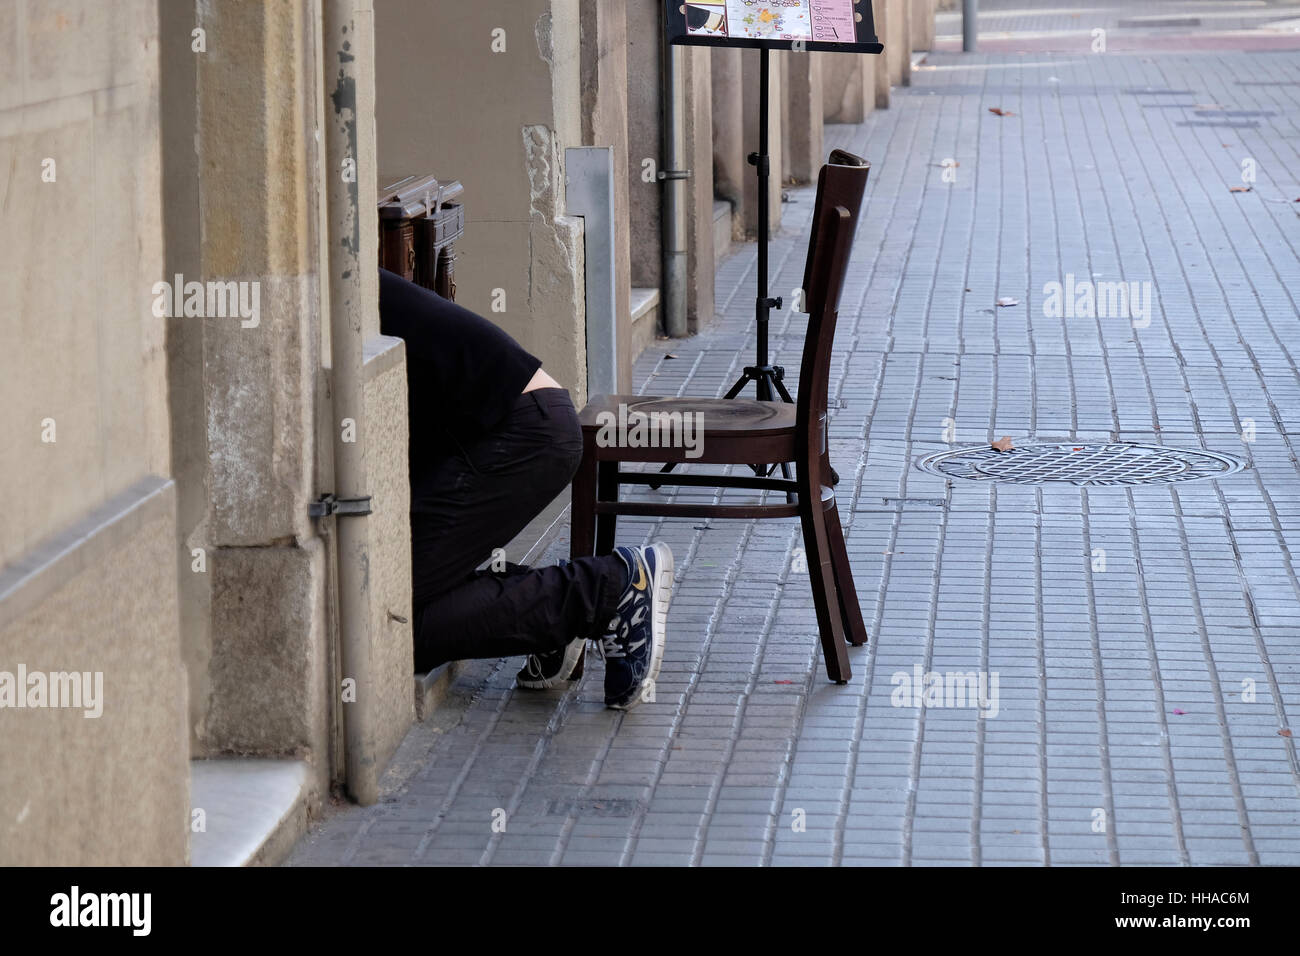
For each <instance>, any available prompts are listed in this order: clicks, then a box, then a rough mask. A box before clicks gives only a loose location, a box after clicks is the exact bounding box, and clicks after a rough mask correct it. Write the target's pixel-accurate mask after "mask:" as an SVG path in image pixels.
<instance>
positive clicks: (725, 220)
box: [713, 199, 732, 262]
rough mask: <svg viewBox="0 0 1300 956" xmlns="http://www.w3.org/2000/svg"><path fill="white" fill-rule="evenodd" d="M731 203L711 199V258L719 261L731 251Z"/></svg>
mask: <svg viewBox="0 0 1300 956" xmlns="http://www.w3.org/2000/svg"><path fill="white" fill-rule="evenodd" d="M731 217H732V209H731V203H729V202H727V201H726V200H725V199H715V200H714V201H713V258H714V259H715V260H717V261H718V262H721V261H722V260H723V259H725V258H726V257H727V255H728V254H729V253H730V252H731Z"/></svg>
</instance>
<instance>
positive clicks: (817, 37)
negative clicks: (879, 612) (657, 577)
mask: <svg viewBox="0 0 1300 956" xmlns="http://www.w3.org/2000/svg"><path fill="white" fill-rule="evenodd" d="M773 10H775V11H777V12H775V13H773V12H772V11H773ZM665 13H666V17H665V24H666V35H665V42H666V43H675V44H684V45H689V46H721V47H741V48H746V49H757V50H758V56H759V73H758V76H759V79H758V82H759V91H758V152H755V153H750V154H749V156H748V157H747V158H748V161H749V164H750V165H751V166H753V167H754V171H755V174H756V175H757V176H758V275H757V280H758V294H757V296H756V298H755V300H754V317H755V320H756V323H757V342H756V346H757V356H756V361H755V363H754V364H753V365H748V366H746V367H745V369H744V371H743V373H742V374H741V377H740V378H739V379H738V380H737V381H736V383H735V384H734V385H732V386H731V390H730V391H728V392H727V394H726V396H724V397H726V398H735V397H736V396H738V395H739V394H740V393H741V392H742V391H743V390H744V389H745V387H746V386H747V385H748V384H749V383H750V382H753V383H754V386H755V389H756V391H757V395H758V399H759V401H766V402H771V401H775V400H776V396H780V399H781V401H783V402H793V401H794V399H793V398H791V396H790V392H789V390H788V389H787V388H786V387H785V382H784V378H785V369H784V368H783V367H782V366H780V365H773V364H772V363H771V360H770V358H769V355H768V321H769V319H770V316H771V312H772V310H773V309H779V308H781V302H782V300H781V297H780V296H775V297H773V296H770V295H768V291H769V290H768V277H767V240H768V229H769V217H770V210H769V208H768V181H769V179H770V178H771V174H772V171H771V160H770V158H769V155H768V103H769V96H770V87H771V82H770V69H771V64H770V62H769V55H768V54H769V52H770V51H771V50H774V49H775V50H795V51H800V52H803V51H823V52H832V53H835V52H838V53H873V54H879V53H883V52H884V50H885V48H884V46H883V45H882V44H881V43H880V42H879V41H878V40H877V38H876V29H875V23H874V21H873V19H872V15H871V0H775V2H763V0H725V2H702V3H682V2H680V0H665ZM765 14H766V19H764V15H765ZM799 14H802V17H800V16H798V15H799ZM803 18H806V19H803ZM850 28H851V29H852V33H851V34H849V32H848V31H849V29H850ZM841 38H843V39H841ZM805 291H806V290H805ZM672 468H673V466H672V465H671V464H669V465H665V466H664V468H663V470H664V471H671V470H672ZM771 470H774V469H771ZM771 470H769V469H767V468H765V467H764V466H754V473H755V474H758V475H766V474H770V473H771ZM781 472H782V474H783V475H785V477H787V478H788V477H790V466H789V464H788V463H787V464H782V465H781ZM832 474H833V475H834V472H833V470H832ZM838 478H839V476H838V475H834V479H835V481H836V482H838ZM651 487H652V488H653V487H656V486H654V485H651Z"/></svg>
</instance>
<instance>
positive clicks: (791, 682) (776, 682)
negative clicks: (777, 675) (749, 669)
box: [772, 680, 794, 684]
mask: <svg viewBox="0 0 1300 956" xmlns="http://www.w3.org/2000/svg"><path fill="white" fill-rule="evenodd" d="M772 683H773V684H793V683H794V681H792V680H774V681H772Z"/></svg>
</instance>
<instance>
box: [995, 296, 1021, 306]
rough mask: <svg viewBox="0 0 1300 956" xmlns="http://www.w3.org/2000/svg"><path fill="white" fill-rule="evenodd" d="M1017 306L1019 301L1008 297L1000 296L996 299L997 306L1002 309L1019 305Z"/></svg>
mask: <svg viewBox="0 0 1300 956" xmlns="http://www.w3.org/2000/svg"><path fill="white" fill-rule="evenodd" d="M1019 304H1020V300H1019V299H1013V298H1011V296H1009V295H1004V296H1000V297H999V298H998V305H1000V306H1002V307H1003V308H1004V309H1005V308H1006V307H1007V306H1009V305H1019Z"/></svg>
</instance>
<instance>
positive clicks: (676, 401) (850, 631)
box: [571, 150, 870, 684]
mask: <svg viewBox="0 0 1300 956" xmlns="http://www.w3.org/2000/svg"><path fill="white" fill-rule="evenodd" d="M869 168H870V167H869V166H868V164H867V163H866V162H865V161H864V160H861V159H859V158H858V157H856V156H852V155H851V154H847V153H843V152H842V151H839V150H837V151H835V152H834V153H832V154H831V162H830V163H828V164H827V165H825V166H823V167H822V169H821V173H820V175H819V176H818V179H817V204H816V207H815V210H814V212H813V233H812V241H811V243H810V244H809V247H808V259H807V263H806V266H805V271H804V301H805V303H806V305H807V308H808V332H807V336H806V338H805V339H804V347H803V358H802V360H801V363H800V367H799V394H798V397H797V400H796V402H795V403H794V404H793V405H791V404H787V403H785V402H766V401H757V400H752V399H721V398H684V397H681V398H664V397H650V396H644V395H605V396H598V397H596V398H593V399H592V400H591V401H590V402H589V403H588V404H587V406H586V408H584V409H583V410H582V414H581V415H580V416H579V420H580V421H581V424H582V434H583V455H582V464H581V465H580V466H579V469H578V473H577V475H576V476H575V477H574V479H573V509H572V534H573V542H572V549H571V553H572V555H573V557H582V556H584V555H590V554H608V553H609V552H611V551H612V550H613V548H614V535H615V524H616V521H617V516H618V515H649V516H663V517H681V518H703V517H710V518H790V517H794V516H795V515H798V516H799V519H800V522H801V524H802V528H803V540H804V551H805V554H806V557H807V563H808V577H809V579H810V581H811V583H812V591H813V604H814V605H815V607H816V609H817V627H818V629H819V631H820V632H821V645H822V653H823V656H824V657H825V660H826V673H827V675H828V676H829V677H830V679H831V680H833V681H835V682H836V683H838V684H843V683H846V682H847V681H848V680H849V678H850V676H851V673H852V672H851V671H850V668H849V658H848V650H847V648H846V647H845V641H846V639H847V641H848V643H850V644H853V645H854V646H859V645H861V644H865V643H866V641H867V630H866V626H865V625H864V624H863V621H862V610H861V608H860V607H859V606H858V598H857V592H856V590H855V589H854V586H853V573H852V570H851V569H850V567H849V559H848V553H847V552H846V550H845V548H844V534H843V532H842V530H841V528H840V519H839V512H838V510H837V509H836V507H835V492H834V490H833V488H832V487H831V469H830V463H829V461H828V460H827V434H826V432H827V416H826V403H827V387H828V380H829V373H830V359H831V346H832V344H833V341H834V338H835V322H836V317H837V308H838V303H839V297H840V290H841V288H842V286H843V283H844V273H845V271H846V269H847V266H848V261H849V251H850V247H851V245H852V241H853V232H854V229H855V228H856V226H857V217H858V211H859V209H860V208H861V205H862V195H863V191H864V190H865V188H866V184H867V172H868V170H869ZM620 406H625V407H626V412H625V415H624V419H623V420H625V421H632V422H635V421H636V415H637V413H641V414H643V415H645V416H646V417H647V418H649V417H650V416H651V415H653V414H654V413H658V414H659V415H660V416H664V415H674V414H679V413H680V415H682V416H684V415H686V414H691V415H692V416H696V415H697V414H698V416H702V417H695V418H693V419H692V420H693V421H698V422H700V423H701V424H702V426H703V429H702V442H701V443H700V446H699V447H698V448H686V447H667V448H665V447H631V444H632V443H630V442H624V443H623V444H620V443H619V442H617V441H615V442H611V441H609V440H608V439H609V426H610V424H611V422H614V421H618V420H619V415H620ZM645 420H646V419H642V421H645ZM659 421H660V422H670V423H671V422H673V421H674V419H672V418H662V417H661V418H660V419H659ZM602 426H603V430H602ZM602 435H603V438H602ZM688 452H692V453H694V454H697V455H698V456H697V457H691V456H688V454H687V453H688ZM620 462H651V463H657V464H668V463H675V464H677V465H678V466H680V465H685V464H692V463H698V464H732V465H746V466H749V465H754V466H759V465H768V466H775V465H779V464H781V463H783V462H794V463H795V467H796V476H797V477H795V478H793V479H790V478H774V477H758V476H756V475H752V474H751V475H745V474H742V475H690V474H681V473H671V474H664V473H659V472H625V471H621V470H620V469H619V463H620ZM756 470H757V469H756ZM767 471H768V472H769V473H770V472H771V471H772V469H771V468H768V469H767ZM651 484H653V485H661V484H663V485H679V486H691V487H709V488H746V489H750V490H765V491H778V492H786V494H785V495H783V496H780V501H779V502H775V503H769V504H757V503H754V504H704V503H701V504H683V503H671V502H656V501H620V500H619V496H618V490H619V487H620V486H622V485H651ZM792 499H793V501H794V502H795V503H791V501H792ZM575 676H576V675H575Z"/></svg>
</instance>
